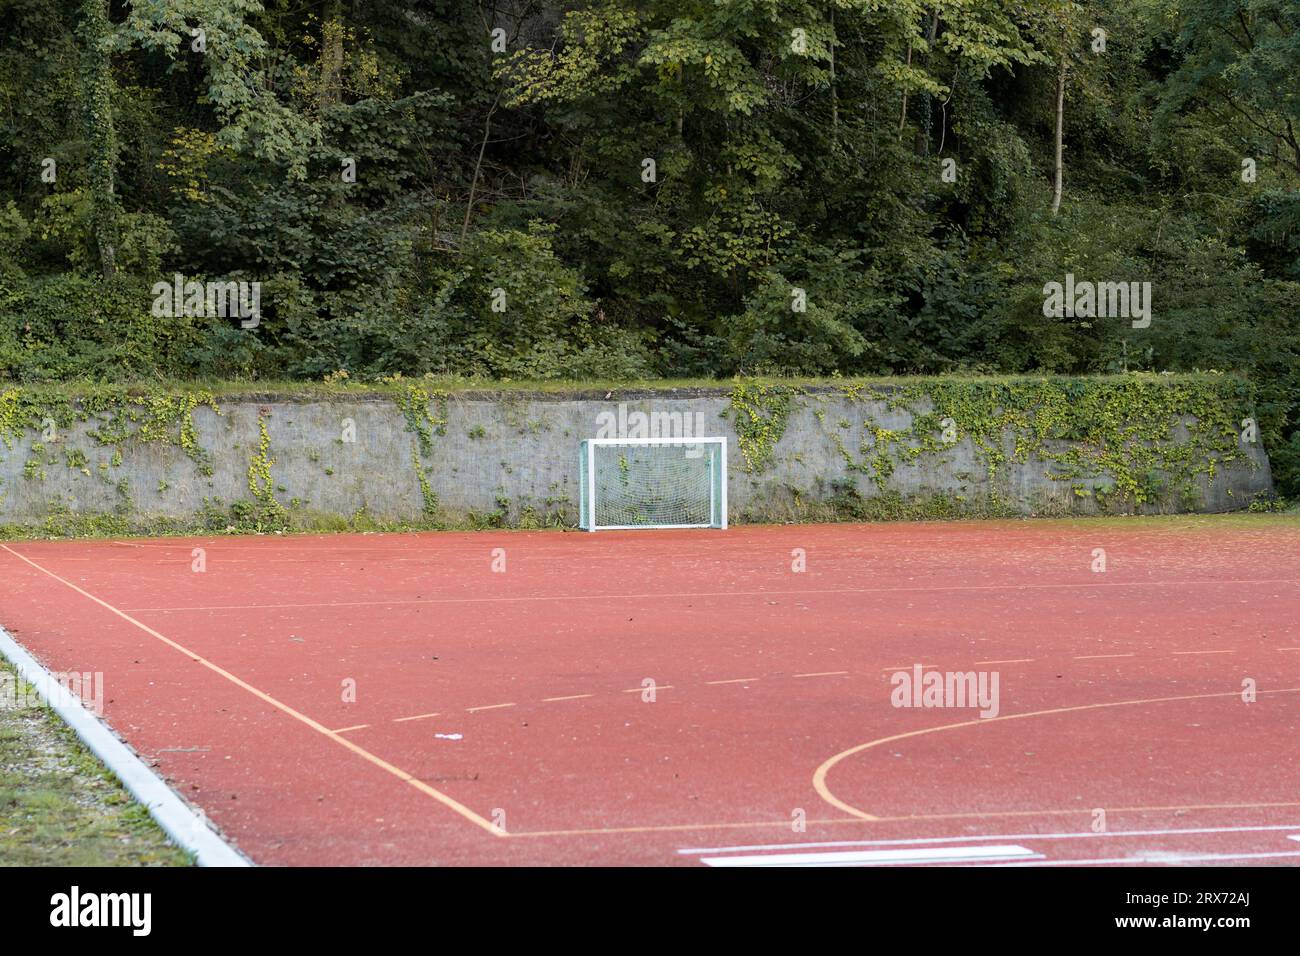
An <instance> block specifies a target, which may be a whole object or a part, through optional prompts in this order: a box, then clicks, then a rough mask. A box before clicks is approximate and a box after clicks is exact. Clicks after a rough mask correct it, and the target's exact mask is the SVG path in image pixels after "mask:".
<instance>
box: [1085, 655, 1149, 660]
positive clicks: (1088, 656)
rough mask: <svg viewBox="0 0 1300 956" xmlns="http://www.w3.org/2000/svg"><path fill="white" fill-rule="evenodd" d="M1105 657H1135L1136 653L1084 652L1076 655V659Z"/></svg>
mask: <svg viewBox="0 0 1300 956" xmlns="http://www.w3.org/2000/svg"><path fill="white" fill-rule="evenodd" d="M1107 657H1137V655H1136V654H1084V655H1081V656H1079V657H1076V658H1075V660H1076V661H1099V660H1102V659H1103V658H1107Z"/></svg>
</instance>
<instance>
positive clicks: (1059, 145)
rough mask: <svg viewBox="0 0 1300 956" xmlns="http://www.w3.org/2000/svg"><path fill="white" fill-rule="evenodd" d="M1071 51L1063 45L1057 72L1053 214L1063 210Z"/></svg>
mask: <svg viewBox="0 0 1300 956" xmlns="http://www.w3.org/2000/svg"><path fill="white" fill-rule="evenodd" d="M1069 62H1070V61H1069V53H1067V52H1066V51H1065V49H1064V46H1062V50H1061V67H1060V69H1059V70H1058V71H1057V74H1056V175H1055V180H1054V183H1053V187H1052V215H1053V216H1055V215H1056V214H1057V213H1058V212H1060V211H1061V184H1062V180H1063V178H1064V173H1065V163H1064V161H1063V154H1064V141H1065V74H1066V70H1067V68H1068V65H1069Z"/></svg>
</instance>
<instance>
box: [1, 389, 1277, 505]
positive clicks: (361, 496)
mask: <svg viewBox="0 0 1300 956" xmlns="http://www.w3.org/2000/svg"><path fill="white" fill-rule="evenodd" d="M620 400H621V401H622V402H623V403H624V407H623V409H622V415H623V418H624V420H627V419H631V421H632V423H635V422H636V419H635V416H634V413H636V412H642V413H646V414H647V415H649V414H651V413H658V414H660V415H664V414H668V415H677V416H680V417H679V419H678V420H680V421H682V422H689V423H690V425H689V426H688V427H691V429H692V432H694V429H695V427H696V426H697V423H698V427H702V429H703V431H704V432H705V433H706V434H709V435H724V436H726V437H727V438H728V440H729V451H730V457H731V465H732V467H731V469H730V476H729V494H730V499H731V515H732V519H733V520H737V521H739V520H747V519H748V520H787V519H789V518H790V517H792V516H797V515H798V513H799V512H798V509H797V507H796V503H799V504H802V505H807V504H808V503H810V502H817V501H825V500H827V499H831V498H833V497H835V496H840V498H843V496H844V495H846V494H848V495H850V496H852V494H853V491H851V490H850V489H853V490H856V494H857V495H860V496H861V498H862V499H866V500H870V499H871V498H872V497H873V496H877V495H880V494H882V493H886V492H888V493H890V494H896V495H898V496H901V498H902V499H903V500H918V499H919V500H924V499H929V498H934V497H936V496H938V497H944V498H947V499H949V500H952V501H958V502H968V503H978V502H981V501H985V500H988V499H990V497H996V499H997V500H999V501H1000V502H1001V505H1002V507H1003V508H1005V509H1006V510H1010V511H1012V512H1018V513H1022V514H1035V513H1036V514H1063V513H1090V512H1094V511H1096V510H1098V505H1097V502H1096V500H1095V498H1094V497H1092V496H1091V495H1090V494H1089V493H1088V492H1089V491H1090V490H1092V489H1094V488H1098V487H1105V486H1106V483H1107V481H1108V477H1107V476H1106V475H1104V474H1100V475H1094V476H1082V477H1076V478H1073V479H1071V480H1052V479H1050V478H1049V477H1047V473H1048V472H1049V471H1050V467H1049V465H1048V463H1045V462H1044V461H1042V460H1039V459H1038V458H1036V457H1033V456H1031V457H1029V459H1028V460H1026V461H1023V462H1020V463H1017V462H1015V461H1011V460H1008V461H1007V462H1006V463H1003V464H1001V465H999V467H998V470H997V473H996V475H995V476H994V477H993V478H992V479H990V477H989V472H988V468H987V466H986V464H985V462H984V459H983V458H982V457H981V454H980V453H979V450H978V449H977V448H976V446H975V445H974V444H973V443H972V442H971V441H970V439H969V438H964V437H963V438H959V439H958V440H957V441H956V442H955V443H953V444H951V445H950V446H948V447H945V448H944V449H943V450H942V451H941V452H939V453H937V454H927V455H922V456H919V457H917V458H916V460H914V461H906V460H898V461H897V462H896V465H895V468H894V471H893V474H892V475H890V476H889V479H888V481H887V483H884V485H883V487H882V485H881V484H878V483H877V482H876V481H874V480H873V479H872V475H871V473H870V470H869V469H860V468H859V467H851V465H852V462H851V461H848V460H846V456H845V452H844V449H846V448H847V449H850V450H853V453H854V454H850V455H849V458H850V459H851V458H854V457H855V456H856V452H857V450H858V449H862V448H866V447H868V446H869V445H870V443H871V435H870V430H869V428H868V424H867V423H866V420H867V419H868V418H869V419H870V421H871V425H872V427H875V426H883V427H885V428H890V429H898V430H902V429H905V428H907V427H908V426H909V425H910V423H911V419H912V413H909V412H907V411H904V410H901V409H891V408H889V407H888V405H887V403H884V402H881V401H867V400H862V399H855V398H853V397H851V396H849V395H846V394H844V393H843V392H839V391H831V390H827V391H826V392H824V393H822V394H818V395H812V396H805V397H801V399H800V400H799V401H796V402H793V403H792V405H791V408H790V412H789V418H788V423H787V424H786V426H785V428H784V432H783V434H782V436H781V438H780V440H779V442H778V443H777V444H776V445H775V446H774V447H773V449H772V452H773V453H772V455H771V460H770V462H769V463H768V464H767V466H766V467H764V468H762V469H758V470H756V471H755V472H754V473H750V472H748V471H746V469H745V467H744V456H743V455H742V454H741V449H740V448H739V447H738V446H737V435H736V431H735V429H734V427H733V419H734V417H735V410H734V409H733V408H732V405H731V402H730V399H729V397H728V395H727V393H726V392H721V391H715V392H713V393H709V392H707V391H692V392H680V393H679V392H668V391H664V392H657V393H654V394H644V393H643V394H641V395H636V394H630V395H629V394H626V393H625V394H624V395H621V396H620V397H619V400H614V399H611V400H608V401H606V400H601V399H599V398H594V399H593V398H587V397H583V398H576V397H573V396H562V395H561V396H552V395H545V394H538V393H530V394H526V395H524V394H510V393H505V394H504V395H497V396H490V395H483V394H473V393H470V394H465V395H460V396H457V395H452V396H450V397H449V398H447V399H446V405H445V426H443V427H442V428H440V429H439V433H435V434H433V436H432V446H431V450H430V453H429V454H420V453H419V451H418V443H417V442H416V437H417V436H416V435H415V434H414V433H413V432H412V431H411V430H410V428H409V427H408V422H407V419H406V418H405V417H404V415H403V413H402V411H401V410H400V409H399V408H398V407H397V405H396V404H395V403H394V401H393V399H392V397H391V396H390V395H382V394H361V395H359V396H357V397H351V396H348V397H344V398H330V399H324V398H317V399H309V400H304V399H286V398H283V397H280V398H276V397H274V396H263V397H259V398H249V399H237V400H232V399H226V400H222V401H221V402H220V403H219V404H220V414H217V413H215V412H214V411H212V410H211V409H209V408H206V407H199V408H198V409H196V410H195V411H194V413H193V422H194V425H195V428H196V433H197V438H198V444H199V446H200V447H201V448H203V449H204V450H205V452H206V454H207V455H208V456H209V458H210V462H211V474H204V473H203V472H202V469H201V468H200V467H199V466H197V465H196V464H195V462H194V461H192V460H191V459H190V458H188V457H186V455H185V454H184V452H183V451H182V449H181V448H179V447H177V446H176V445H172V444H166V443H158V442H140V441H138V440H134V439H128V440H127V441H125V442H124V443H122V445H121V446H120V455H121V458H120V464H115V463H113V454H114V452H115V451H118V450H119V448H115V447H111V446H100V445H98V444H97V443H96V442H95V440H94V439H92V438H91V437H90V436H89V435H88V432H89V430H90V429H91V424H88V423H85V422H81V423H76V424H73V425H72V426H70V427H69V428H68V429H67V430H66V433H65V434H60V435H58V436H57V437H56V439H55V440H53V441H42V436H41V435H40V434H38V433H33V432H25V433H23V434H21V435H19V436H17V438H16V439H15V440H14V441H13V447H12V448H8V449H5V448H3V447H0V494H3V501H2V505H0V513H2V515H3V523H5V524H20V525H21V524H32V523H38V522H40V521H41V520H43V519H44V518H45V517H46V516H47V515H48V514H49V513H50V512H51V509H66V510H67V511H71V512H74V513H90V514H95V513H111V512H117V513H119V514H130V515H132V516H133V517H147V516H164V517H169V518H175V519H185V518H187V517H190V516H193V515H195V514H196V512H198V511H199V509H201V508H202V507H203V505H204V500H205V499H208V501H209V503H210V504H212V503H216V504H218V505H222V506H228V505H229V504H231V503H233V502H235V501H239V500H246V499H249V498H250V488H249V463H250V461H251V460H252V459H253V458H254V456H256V455H257V454H258V444H259V438H260V431H259V421H260V422H261V423H263V424H264V425H265V428H266V432H267V435H268V436H269V439H270V446H269V450H268V452H267V455H268V457H269V458H270V459H272V460H273V463H272V464H271V466H270V474H271V476H272V479H273V485H274V496H275V498H276V499H277V500H278V501H279V502H280V503H281V504H283V505H285V506H286V507H287V508H289V509H290V510H291V511H292V510H294V509H300V510H302V511H303V512H304V513H307V512H316V513H326V514H331V515H340V516H352V515H355V514H357V513H358V512H364V513H365V514H367V515H369V516H371V517H373V518H375V519H378V520H385V521H412V522H418V521H420V520H421V519H422V518H423V517H426V512H425V511H424V506H425V503H426V494H425V493H424V492H422V489H421V486H420V481H419V478H418V474H419V471H417V463H418V468H419V469H422V470H423V471H424V473H425V475H426V477H427V482H428V485H427V488H428V491H431V492H432V493H433V494H434V495H436V501H437V513H438V515H439V517H440V519H441V520H444V521H447V522H450V523H456V522H459V521H461V520H463V519H464V518H465V516H467V515H470V514H477V515H480V516H481V515H488V514H495V515H497V520H498V521H503V522H505V523H515V522H517V521H519V519H520V518H521V516H526V515H532V516H534V517H543V518H549V519H551V520H553V521H559V520H562V521H565V522H568V523H576V517H577V489H578V480H577V470H578V443H579V440H580V439H582V438H586V437H594V436H596V435H597V433H598V431H599V429H600V427H601V425H602V424H606V425H607V424H608V423H609V422H610V420H611V417H612V419H613V420H615V421H617V420H618V417H619V415H620V408H619V403H620ZM430 409H431V411H433V412H435V417H437V416H438V415H440V414H444V413H443V412H442V409H441V407H440V405H439V403H438V402H436V401H435V402H434V403H432V404H431V406H430ZM602 413H604V414H605V415H606V418H604V419H602V418H601V417H600V416H601V415H602ZM349 423H350V424H351V426H352V428H353V429H354V431H355V440H354V441H349V440H345V439H347V438H350V437H351V434H350V433H349V430H348V426H349ZM1191 423H1192V422H1191V420H1190V419H1185V420H1184V421H1182V422H1179V423H1176V424H1175V426H1174V430H1173V434H1174V435H1175V436H1176V437H1182V438H1185V437H1186V435H1187V434H1188V431H1187V426H1188V425H1189V424H1191ZM34 444H38V445H40V446H41V450H40V451H39V452H34V451H33V445H34ZM1004 444H1005V448H1004V453H1005V454H1006V455H1007V457H1008V458H1009V459H1010V458H1012V457H1014V455H1013V452H1014V448H1013V444H1014V437H1013V436H1011V435H1008V436H1006V438H1005V442H1004ZM1061 445H1062V447H1064V443H1061ZM72 448H77V449H81V450H82V452H84V454H85V458H86V461H85V463H84V464H81V463H80V461H79V458H77V459H75V460H74V463H73V464H72V465H69V464H68V456H67V454H66V451H67V450H68V449H72ZM1240 452H1241V454H1240V457H1239V460H1236V461H1232V462H1229V463H1227V464H1225V465H1222V466H1221V467H1217V468H1216V469H1215V472H1214V474H1213V476H1210V475H1209V474H1201V475H1199V476H1196V478H1195V479H1194V481H1195V485H1196V492H1197V493H1196V495H1195V496H1193V498H1192V499H1188V498H1187V497H1186V496H1185V495H1179V496H1177V498H1172V497H1171V498H1170V499H1169V500H1164V501H1159V502H1152V503H1150V504H1148V505H1145V506H1143V507H1141V508H1138V509H1127V510H1142V511H1174V510H1189V509H1191V510H1204V511H1224V510H1232V509H1235V508H1241V507H1245V506H1246V505H1247V504H1248V503H1249V502H1250V500H1251V499H1252V498H1253V497H1254V496H1255V495H1257V494H1259V493H1262V492H1269V491H1271V488H1272V483H1271V478H1270V473H1269V465H1268V458H1267V456H1266V455H1265V453H1264V450H1263V448H1262V447H1261V446H1260V445H1258V444H1254V445H1243V446H1242V447H1241V449H1240ZM903 457H906V456H903ZM33 463H34V464H33ZM860 465H861V462H859V466H860Z"/></svg>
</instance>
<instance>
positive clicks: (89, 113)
mask: <svg viewBox="0 0 1300 956" xmlns="http://www.w3.org/2000/svg"><path fill="white" fill-rule="evenodd" d="M108 3H109V0H83V2H82V5H81V37H82V44H83V47H82V67H81V94H82V100H83V104H82V105H83V109H84V111H85V122H86V139H87V140H88V141H89V143H90V169H89V177H88V178H89V181H90V201H91V219H92V232H93V234H94V237H95V245H96V246H97V247H98V251H99V267H100V271H101V272H102V273H103V275H104V278H106V279H111V278H112V277H113V275H114V274H116V272H117V224H118V223H117V197H116V195H115V194H114V180H115V178H116V171H117V130H116V128H115V126H114V124H113V73H112V69H113V64H112V60H111V56H110V53H109V40H110V36H109V32H110V25H109V20H108Z"/></svg>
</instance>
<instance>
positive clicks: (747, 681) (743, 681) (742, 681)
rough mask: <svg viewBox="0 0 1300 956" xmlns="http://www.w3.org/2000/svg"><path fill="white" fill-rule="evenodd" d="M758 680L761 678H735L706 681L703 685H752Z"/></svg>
mask: <svg viewBox="0 0 1300 956" xmlns="http://www.w3.org/2000/svg"><path fill="white" fill-rule="evenodd" d="M760 679H761V678H758V677H737V678H736V679H735V680H706V681H705V682H704V683H705V684H709V685H713V684H752V683H754V681H756V680H760Z"/></svg>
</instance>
